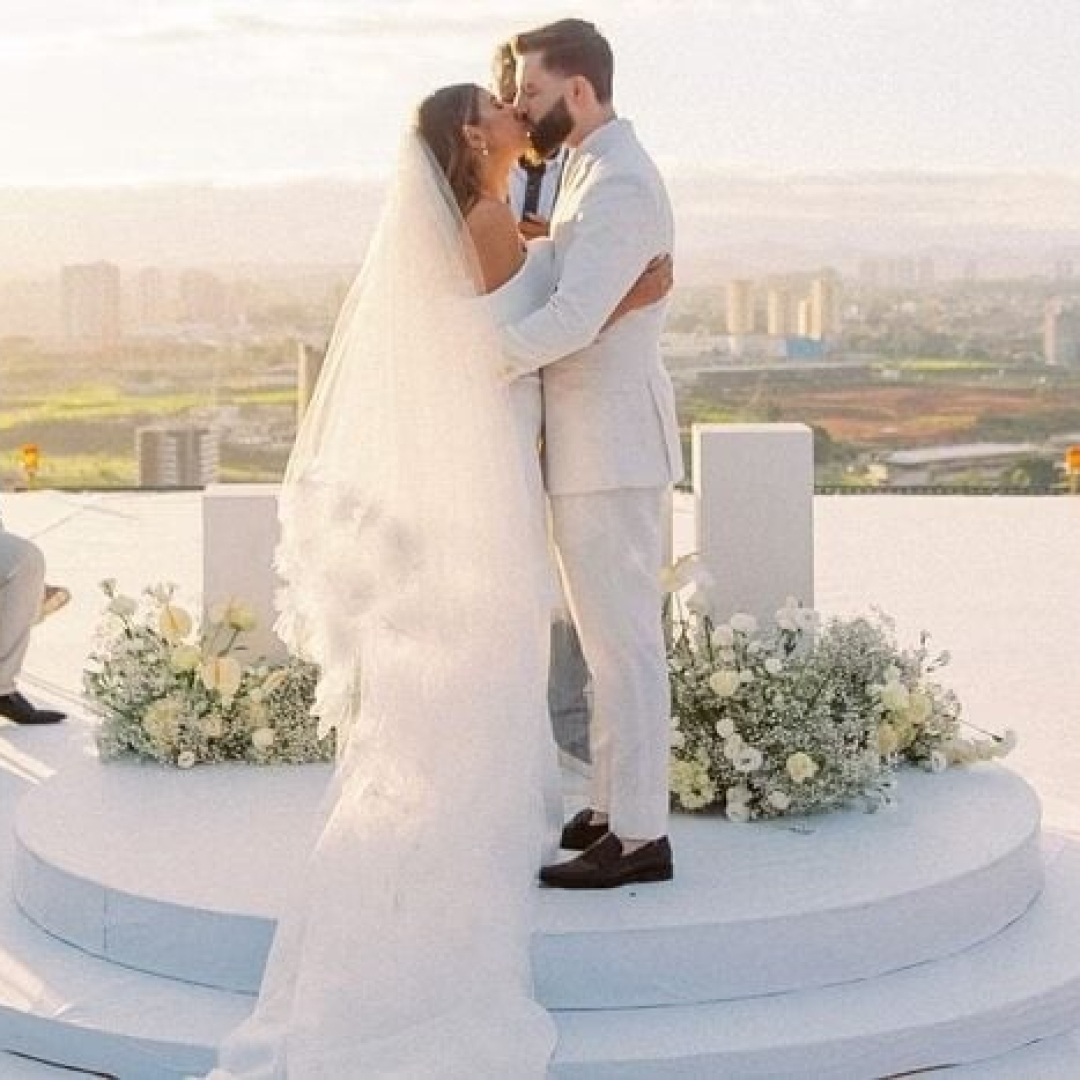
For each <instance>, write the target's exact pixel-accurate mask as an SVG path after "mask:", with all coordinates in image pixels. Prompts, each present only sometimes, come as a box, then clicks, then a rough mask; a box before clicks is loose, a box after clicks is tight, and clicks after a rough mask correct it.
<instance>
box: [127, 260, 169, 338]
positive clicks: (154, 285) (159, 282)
mask: <svg viewBox="0 0 1080 1080" xmlns="http://www.w3.org/2000/svg"><path fill="white" fill-rule="evenodd" d="M168 321H169V306H168V296H167V294H166V291H165V275H164V274H163V273H162V272H161V271H160V270H159V269H158V268H157V267H156V266H148V267H146V268H145V269H143V270H140V271H139V272H138V273H137V274H136V275H135V323H136V325H137V326H138V327H139V329H140V330H153V329H157V328H159V327H161V326H163V325H164V324H165V323H167V322H168Z"/></svg>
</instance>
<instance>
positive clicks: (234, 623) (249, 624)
mask: <svg viewBox="0 0 1080 1080" xmlns="http://www.w3.org/2000/svg"><path fill="white" fill-rule="evenodd" d="M224 615H225V619H224V622H225V625H226V626H227V627H229V629H230V630H243V631H248V630H254V629H255V627H256V626H258V625H259V619H258V616H257V615H256V614H255V611H254V609H253V608H251V607H250V606H249V605H248V604H244V603H242V602H241V601H239V600H235V599H233V600H230V601H229V602H228V604H227V605H226V606H225V612H224Z"/></svg>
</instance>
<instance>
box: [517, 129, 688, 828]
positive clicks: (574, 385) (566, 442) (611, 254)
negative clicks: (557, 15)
mask: <svg viewBox="0 0 1080 1080" xmlns="http://www.w3.org/2000/svg"><path fill="white" fill-rule="evenodd" d="M551 242H552V245H553V254H554V260H555V269H556V277H557V285H556V288H555V291H554V293H553V294H552V296H551V298H550V299H549V300H548V302H547V304H545V305H544V306H543V307H542V308H540V309H539V310H537V311H535V312H533V313H532V314H530V315H528V316H526V317H525V318H523V319H521V320H519V321H518V322H515V323H513V324H511V325H508V326H504V327H503V329H502V334H503V347H504V351H505V354H506V357H507V363H508V366H509V369H510V372H511V373H513V374H517V375H519V376H520V375H525V374H527V373H529V372H532V371H536V370H538V369H539V370H541V372H542V378H543V394H544V460H545V479H546V485H547V489H548V493H549V495H550V496H551V511H552V523H553V532H554V536H555V543H556V546H557V548H558V552H559V559H560V563H561V565H562V569H563V575H564V580H565V582H566V586H567V594H568V599H569V601H570V608H571V611H572V613H573V617H574V622H575V624H576V626H577V629H578V632H579V634H580V637H581V643H582V649H583V652H584V654H585V659H586V661H587V662H588V665H589V670H590V673H591V676H592V682H593V704H594V708H593V719H592V724H591V726H590V733H589V735H590V744H591V751H592V761H593V776H592V785H591V794H590V805H591V806H592V807H593V808H594V809H595V810H600V811H606V812H607V813H608V814H609V815H610V820H611V828H612V830H613V831H614V832H615V833H616V834H617V835H619V836H621V837H623V838H632V839H652V838H654V837H657V836H661V835H663V834H665V833H666V832H667V814H668V740H669V724H670V690H669V686H668V678H667V659H666V652H665V645H664V638H663V632H662V628H661V623H660V611H661V603H662V597H661V594H660V587H659V574H660V564H661V559H662V554H663V547H664V545H663V543H662V529H663V525H662V522H663V504H664V494H665V491H666V489H667V487H668V485H669V484H671V483H672V482H673V481H675V480H678V479H680V478H681V476H682V473H683V468H682V454H681V450H680V444H679V430H678V423H677V420H676V414H675V400H674V393H673V391H672V387H671V380H670V378H669V377H668V375H667V372H666V371H665V370H664V367H663V363H662V361H661V357H660V330H661V326H662V324H663V319H664V313H665V310H666V303H662V304H656V305H653V306H652V307H648V308H644V309H642V310H639V311H635V312H632V313H631V314H629V315H626V316H624V317H623V318H621V319H619V320H618V321H616V322H615V323H613V324H612V325H611V326H610V327H609V328H608V329H607V330H603V331H602V328H603V326H604V323H605V322H606V321H607V319H608V318H609V317H610V315H611V313H612V311H614V309H615V307H616V305H617V304H618V303H619V301H620V300H621V299H622V298H623V297H624V296H625V295H626V293H627V291H628V290H629V289H630V287H631V285H633V283H634V282H635V281H636V280H637V278H638V277H639V276H640V274H641V272H642V271H643V270H644V269H645V267H646V266H647V264H648V263H649V261H650V260H651V259H652V258H653V257H654V256H657V255H660V254H664V253H669V252H671V250H672V244H673V225H672V213H671V204H670V202H669V201H668V197H667V192H666V190H665V188H664V184H663V180H662V179H661V177H660V174H659V172H658V170H657V169H656V166H655V165H654V164H653V162H652V160H651V159H650V158H649V156H648V155H647V154H646V152H645V151H644V149H643V148H642V147H641V144H640V143H639V142H638V141H637V137H636V136H635V135H634V132H633V129H632V127H631V126H630V124H629V123H628V122H627V121H625V120H612V121H610V122H608V123H606V124H604V125H603V126H602V127H601V128H599V129H598V130H596V131H595V132H593V133H592V134H591V135H590V136H589V137H588V138H586V139H585V140H584V141H583V142H582V143H581V145H580V146H579V147H578V148H577V149H576V150H575V151H574V152H573V153H572V154H571V155H570V159H569V161H568V163H567V166H566V175H565V177H564V179H563V186H562V191H561V192H560V195H559V199H558V202H557V203H556V205H555V212H554V215H553V217H552V221H551ZM601 331H602V332H601Z"/></svg>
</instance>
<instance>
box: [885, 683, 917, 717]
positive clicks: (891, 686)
mask: <svg viewBox="0 0 1080 1080" xmlns="http://www.w3.org/2000/svg"><path fill="white" fill-rule="evenodd" d="M878 697H879V698H880V699H881V704H882V705H883V706H884V707H885V708H886V709H887V710H888V711H889V712H903V711H904V710H905V709H906V708H907V707H908V701H909V698H910V695H909V694H908V689H907V687H906V686H905V685H904V684H903V683H902V682H899V681H898V680H890V681H889V682H887V683H886V684H885V685H884V686H882V687H880V688H879V689H878Z"/></svg>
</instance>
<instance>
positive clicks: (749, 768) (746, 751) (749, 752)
mask: <svg viewBox="0 0 1080 1080" xmlns="http://www.w3.org/2000/svg"><path fill="white" fill-rule="evenodd" d="M764 760H765V759H764V758H763V757H762V756H761V751H760V750H758V749H757V748H756V747H753V746H744V747H743V748H742V749H741V750H739V752H738V753H737V754H736V755H735V757H734V759H733V760H732V765H734V766H735V768H736V770H737V771H738V772H744V773H745V772H755V771H756V770H757V769H760V768H761V765H762V762H763V761H764Z"/></svg>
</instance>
